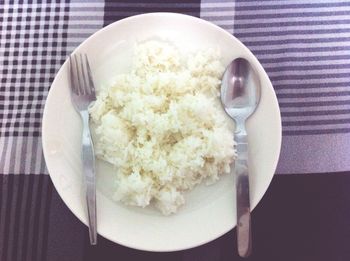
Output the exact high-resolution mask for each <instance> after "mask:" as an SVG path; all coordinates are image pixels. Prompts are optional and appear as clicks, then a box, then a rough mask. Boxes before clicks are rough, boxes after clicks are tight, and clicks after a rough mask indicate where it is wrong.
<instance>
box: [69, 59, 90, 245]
mask: <svg viewBox="0 0 350 261" xmlns="http://www.w3.org/2000/svg"><path fill="white" fill-rule="evenodd" d="M69 64H70V85H71V86H70V87H71V88H70V89H71V100H72V103H73V105H74V107H75V109H76V110H77V112H79V114H80V116H81V119H82V121H83V134H82V162H83V175H84V181H85V187H86V203H87V212H88V220H89V235H90V243H91V245H96V244H97V219H96V177H95V155H94V149H93V143H92V139H91V134H90V129H89V112H88V108H89V105H90V104H91V103H92V102H93V101H95V100H96V94H95V87H94V83H93V79H92V74H91V69H90V65H89V61H88V57H87V55H86V54H73V55H71V56H70V57H69Z"/></svg>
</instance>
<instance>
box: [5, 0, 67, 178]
mask: <svg viewBox="0 0 350 261" xmlns="http://www.w3.org/2000/svg"><path fill="white" fill-rule="evenodd" d="M0 8H1V13H2V16H1V18H2V21H1V29H0V35H1V39H0V57H1V59H0V61H1V66H0V68H1V69H0V82H1V87H0V102H1V105H0V155H1V161H0V173H2V174H42V173H45V172H46V170H45V164H44V160H43V155H42V148H41V141H40V136H41V118H42V112H43V109H44V105H45V100H46V96H47V93H48V90H49V88H50V84H51V82H52V81H53V79H54V76H55V74H56V73H57V71H58V69H59V68H60V65H61V64H62V63H63V61H64V60H65V57H66V55H67V28H68V14H69V5H68V2H66V1H62V2H60V3H36V4H31V5H28V4H23V5H14V4H10V2H5V3H3V4H1V5H0ZM33 154H34V155H33ZM14 160H16V162H13V161H14ZM33 166H34V167H33Z"/></svg>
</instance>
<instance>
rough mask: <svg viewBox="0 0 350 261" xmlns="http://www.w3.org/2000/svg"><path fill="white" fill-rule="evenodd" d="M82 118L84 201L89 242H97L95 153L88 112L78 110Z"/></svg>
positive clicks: (93, 243)
mask: <svg viewBox="0 0 350 261" xmlns="http://www.w3.org/2000/svg"><path fill="white" fill-rule="evenodd" d="M80 115H81V118H82V120H83V136H82V161H83V175H84V180H85V188H86V203H87V212H88V220H89V236H90V244H91V245H96V244H97V218H96V177H95V155H94V150H93V143H92V139H91V133H90V128H89V112H88V111H87V110H85V111H81V112H80Z"/></svg>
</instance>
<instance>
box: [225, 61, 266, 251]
mask: <svg viewBox="0 0 350 261" xmlns="http://www.w3.org/2000/svg"><path fill="white" fill-rule="evenodd" d="M259 100H260V81H259V77H258V76H257V74H256V72H255V70H254V69H253V68H252V66H251V64H250V63H249V62H248V61H247V60H246V59H244V58H237V59H235V60H233V61H232V62H231V63H230V64H229V65H228V66H227V68H226V70H225V72H224V75H223V78H222V83H221V103H222V105H223V107H224V109H225V111H226V113H227V114H228V115H229V116H230V117H231V118H232V119H233V120H234V121H235V123H236V130H235V134H234V139H235V141H236V143H237V145H236V150H237V158H236V161H235V180H236V200H237V246H238V254H239V255H240V256H241V257H248V256H249V255H250V253H251V250H252V239H251V225H250V199H249V172H248V138H247V137H248V135H247V131H246V127H245V123H246V120H247V119H248V118H249V117H250V116H251V115H252V114H253V113H254V111H255V109H256V108H257V106H258V103H259Z"/></svg>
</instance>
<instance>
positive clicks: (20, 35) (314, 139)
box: [0, 0, 350, 261]
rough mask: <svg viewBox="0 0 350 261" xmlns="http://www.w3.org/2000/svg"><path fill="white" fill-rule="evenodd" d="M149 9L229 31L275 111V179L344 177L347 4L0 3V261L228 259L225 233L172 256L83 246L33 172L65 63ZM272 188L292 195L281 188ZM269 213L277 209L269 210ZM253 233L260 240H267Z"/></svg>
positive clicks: (229, 241) (330, 0)
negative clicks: (251, 57) (251, 59)
mask: <svg viewBox="0 0 350 261" xmlns="http://www.w3.org/2000/svg"><path fill="white" fill-rule="evenodd" d="M148 12H178V13H184V14H188V15H192V16H196V17H200V18H202V19H205V20H208V21H210V22H212V23H214V24H217V25H218V26H221V27H222V28H224V29H225V30H227V31H228V32H230V33H233V34H234V35H235V36H236V37H238V38H239V39H240V40H241V41H243V42H244V43H245V44H246V45H247V46H248V47H249V48H250V49H251V50H252V52H253V53H254V54H255V55H256V56H257V57H258V58H259V60H260V61H261V63H262V64H263V66H264V68H265V69H266V71H267V73H268V74H269V76H270V78H271V80H272V82H273V85H274V87H275V90H276V93H277V95H278V99H279V103H280V106H281V112H282V120H283V136H284V138H283V144H282V154H281V158H280V164H279V166H278V172H279V173H313V172H335V171H343V170H349V169H350V160H349V157H348V155H350V128H349V122H350V118H349V115H350V93H349V90H348V87H349V84H350V78H349V72H350V63H349V60H350V59H349V58H350V56H349V50H350V47H349V46H350V29H349V28H350V27H349V26H350V20H349V15H350V2H349V1H345V0H307V1H306V0H293V1H292V0H290V1H283V0H275V1H271V0H264V1H256V0H190V1H180V0H164V1H161V0H151V1H146V0H130V1H119V0H118V1H113V0H105V1H103V0H57V1H52V0H49V1H40V0H38V1H35V0H29V1H18V2H16V1H10V0H5V1H4V0H2V1H1V0H0V261H12V260H18V261H23V260H33V261H37V260H42V261H46V260H48V261H52V260H60V261H62V260H79V261H82V260H84V261H85V260H97V259H99V257H100V255H102V256H103V260H115V257H116V256H118V257H120V258H121V259H122V260H124V259H129V258H130V257H132V260H147V258H150V259H152V260H165V259H166V260H181V261H187V260H188V261H189V260H203V261H212V260H214V261H215V260H234V258H235V256H234V254H233V253H234V250H233V246H234V244H235V242H234V236H233V234H232V233H229V234H228V235H225V236H224V237H223V238H221V239H219V240H217V241H215V242H213V243H211V244H208V245H205V246H203V247H200V248H196V249H194V250H189V251H184V252H177V253H172V254H169V253H163V254H152V253H146V252H141V251H134V250H130V249H127V248H124V247H121V246H119V245H116V244H112V243H110V242H109V241H107V240H103V239H100V243H99V246H98V247H97V248H90V247H89V246H88V235H87V231H86V229H85V227H84V226H82V225H81V224H80V223H79V222H78V221H77V220H76V219H75V218H74V217H72V215H71V213H70V212H69V211H68V209H67V208H66V207H65V205H64V204H63V203H62V201H61V200H60V199H59V196H58V195H57V193H56V192H55V190H54V189H53V186H52V184H51V182H50V179H49V176H47V175H42V174H47V170H46V167H45V162H44V158H43V154H42V146H41V119H42V113H43V108H44V104H45V100H46V97H47V94H48V91H49V88H50V85H51V83H52V81H53V79H54V76H55V74H56V73H57V71H58V69H59V68H60V66H61V65H62V63H63V62H64V60H65V59H66V57H67V55H68V54H69V53H70V52H72V51H73V50H74V49H75V48H76V47H77V46H78V45H79V44H80V43H81V42H82V41H84V40H85V39H86V38H87V37H89V36H90V35H91V34H93V33H94V32H96V31H97V30H99V29H100V28H102V27H103V26H106V25H108V24H110V23H112V22H115V21H117V20H120V19H122V18H125V17H128V16H131V15H136V14H141V13H148ZM334 148H336V150H335V149H334ZM296 163H297V164H296ZM17 174H20V175H17ZM303 176H305V179H306V177H307V175H303ZM315 176H317V175H315ZM278 178H281V176H280V177H278ZM288 178H290V177H289V176H288ZM338 183H339V184H341V182H338ZM307 184H313V183H312V181H309V183H307ZM320 184H324V183H322V181H321V183H320ZM326 184H329V180H327V182H326ZM279 185H280V186H281V188H283V186H284V188H286V189H287V190H288V188H289V187H288V186H289V183H288V184H283V182H282V184H279ZM322 186H323V185H322ZM344 186H345V185H344ZM306 187H307V186H306V185H301V186H300V187H299V189H300V190H303V189H304V190H306V189H305V188H306ZM323 191H324V190H322V192H323ZM277 192H278V193H280V194H283V192H284V191H283V189H282V190H281V189H276V193H277ZM289 192H290V193H292V191H289ZM316 192H317V193H319V191H317V190H315V193H316ZM327 193H328V194H327V196H326V198H325V199H328V198H332V197H333V194H332V191H328V192H327ZM319 194H320V193H319ZM302 199H303V197H302V196H300V198H299V201H302ZM285 200H286V201H288V200H289V198H288V197H286V198H285ZM345 203H346V202H344V204H342V205H345ZM292 204H293V202H292V201H291V202H290V204H289V205H292ZM309 205H311V204H309ZM276 206H278V207H279V203H278V202H275V204H274V205H273V206H271V209H270V210H271V212H272V210H273V209H276ZM286 213H288V215H289V214H291V213H292V212H291V213H289V212H286ZM288 215H287V214H286V217H285V218H287V217H288ZM262 219H264V216H262ZM262 219H260V220H262ZM265 220H266V217H265ZM335 221H336V220H335ZM342 222H343V223H344V224H345V222H344V221H342ZM309 223H312V222H311V221H310V222H309ZM301 224H303V222H301ZM260 227H261V228H264V227H266V226H265V225H264V224H262V225H261V226H260ZM63 228H64V229H63ZM319 230H320V229H319V228H318V227H315V231H319ZM254 231H255V230H254ZM261 231H263V233H261V234H260V235H267V234H269V232H270V231H266V230H264V229H261ZM261 231H260V232H261ZM281 231H282V230H281ZM290 233H293V231H290ZM277 234H278V233H277ZM278 235H279V234H278ZM298 236H299V234H298ZM298 236H297V235H296V236H295V237H294V238H295V239H298ZM67 238H69V239H70V240H67ZM277 238H280V236H278V237H277ZM344 238H347V239H348V238H349V237H348V235H347V234H344ZM312 239H313V240H315V241H316V240H318V238H312ZM262 241H263V240H262ZM262 241H261V242H262ZM261 242H260V243H261ZM278 242H279V240H277V243H278ZM344 242H345V241H344ZM305 244H307V242H306V241H305V242H304V241H303V243H300V246H301V247H302V246H304V245H305ZM260 245H264V244H263V243H262V244H260ZM325 245H327V246H328V245H329V244H328V243H327V244H325ZM265 247H266V249H270V246H269V245H266V246H265ZM280 247H282V249H284V248H283V246H280ZM344 249H346V248H345V247H344ZM260 250H261V249H260ZM222 251H224V253H225V254H223V252H222ZM268 252H269V253H270V252H271V251H268ZM282 252H283V251H282ZM258 253H261V252H259V249H258ZM282 256H284V255H282ZM267 257H269V258H268V259H269V260H273V256H271V255H267ZM295 257H296V258H295V260H302V259H300V258H298V257H300V256H297V255H296V256H295ZM303 257H305V256H302V258H303ZM342 257H344V256H342ZM271 258H272V259H271ZM348 259H349V258H345V259H344V258H343V259H339V260H348ZM315 260H316V259H315ZM317 260H319V259H317Z"/></svg>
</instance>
